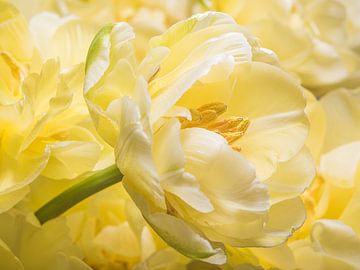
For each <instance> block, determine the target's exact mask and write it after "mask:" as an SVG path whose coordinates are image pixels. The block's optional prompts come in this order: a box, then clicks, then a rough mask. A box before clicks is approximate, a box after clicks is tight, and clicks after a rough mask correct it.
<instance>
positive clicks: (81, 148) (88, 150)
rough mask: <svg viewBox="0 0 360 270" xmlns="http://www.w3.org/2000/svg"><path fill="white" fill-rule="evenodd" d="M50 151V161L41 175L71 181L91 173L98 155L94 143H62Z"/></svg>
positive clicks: (97, 145)
mask: <svg viewBox="0 0 360 270" xmlns="http://www.w3.org/2000/svg"><path fill="white" fill-rule="evenodd" d="M50 149H51V150H50V151H51V156H50V159H49V161H48V164H47V165H46V168H45V169H44V170H43V171H42V173H41V174H42V175H44V176H46V177H49V178H53V179H73V178H75V177H77V176H79V175H80V174H82V173H85V172H88V171H91V170H92V169H93V168H94V166H95V164H96V162H97V161H98V159H99V155H100V146H99V144H97V143H96V142H82V141H63V142H58V143H54V144H52V145H51V146H50Z"/></svg>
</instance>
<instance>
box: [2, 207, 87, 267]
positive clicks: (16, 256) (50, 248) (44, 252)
mask: <svg viewBox="0 0 360 270" xmlns="http://www.w3.org/2000/svg"><path fill="white" fill-rule="evenodd" d="M81 259H82V254H81V251H80V250H79V248H77V247H76V246H75V245H74V244H73V243H72V241H71V239H70V237H69V229H68V228H67V227H66V224H65V220H64V218H58V219H54V220H52V221H50V222H48V223H46V224H45V225H43V226H40V225H39V224H37V221H35V217H33V216H32V215H30V214H28V215H25V214H23V213H22V212H20V211H19V210H16V209H12V210H10V211H8V212H6V213H2V214H0V268H1V269H6V270H23V269H26V270H49V269H54V270H63V269H69V270H90V269H91V268H90V267H89V266H87V265H86V264H85V263H84V262H82V260H81Z"/></svg>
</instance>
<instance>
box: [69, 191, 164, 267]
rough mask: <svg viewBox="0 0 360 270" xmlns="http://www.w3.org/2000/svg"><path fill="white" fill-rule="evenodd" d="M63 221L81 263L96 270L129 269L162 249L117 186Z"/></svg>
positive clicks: (125, 195)
mask: <svg viewBox="0 0 360 270" xmlns="http://www.w3.org/2000/svg"><path fill="white" fill-rule="evenodd" d="M67 222H68V225H69V227H70V229H71V232H72V236H73V239H74V241H76V243H77V244H78V245H79V246H80V247H81V249H82V251H83V252H84V257H85V258H84V261H85V262H86V263H88V264H89V265H90V266H91V267H94V268H95V269H99V270H100V269H103V270H108V269H131V267H132V266H133V265H135V264H136V263H139V262H141V261H143V260H145V259H146V258H147V257H148V256H149V255H151V254H152V253H153V252H154V251H156V249H157V248H159V247H163V246H164V244H163V243H161V242H159V240H158V239H157V238H156V237H155V236H154V234H153V232H152V230H151V229H150V228H149V226H148V225H146V222H145V220H144V219H143V217H142V216H141V213H140V212H139V210H138V209H137V208H136V206H135V205H134V203H133V202H132V201H131V199H130V198H129V196H128V195H127V194H126V192H125V190H124V189H123V187H122V185H121V184H119V185H115V186H114V187H111V188H110V189H107V190H104V191H103V192H100V193H98V194H97V195H95V196H94V197H93V198H92V199H91V200H90V201H89V202H88V203H87V204H86V206H85V207H82V209H80V210H77V211H74V212H73V213H70V214H69V215H67Z"/></svg>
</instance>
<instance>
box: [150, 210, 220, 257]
mask: <svg viewBox="0 0 360 270" xmlns="http://www.w3.org/2000/svg"><path fill="white" fill-rule="evenodd" d="M145 218H146V219H147V221H148V222H150V224H152V226H153V228H154V229H155V231H156V232H157V233H158V234H159V235H160V236H161V237H162V238H163V239H164V240H165V241H166V242H167V243H168V244H169V245H170V246H171V247H173V248H175V249H177V250H178V251H180V252H181V253H182V254H184V255H186V256H188V257H190V258H194V259H200V260H204V261H209V262H211V263H213V264H223V263H225V262H226V256H225V254H224V252H223V250H222V249H221V248H214V247H212V245H211V244H210V242H209V241H208V240H207V239H205V238H204V237H203V236H201V235H200V234H198V233H197V232H196V231H195V230H194V229H193V228H192V227H191V226H190V225H188V224H186V223H185V222H184V221H183V220H181V219H178V218H176V217H174V216H170V215H168V214H165V213H155V214H150V215H149V216H147V217H145Z"/></svg>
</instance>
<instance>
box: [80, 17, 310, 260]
mask: <svg viewBox="0 0 360 270" xmlns="http://www.w3.org/2000/svg"><path fill="white" fill-rule="evenodd" d="M134 38H135V34H134V33H133V32H132V29H131V28H130V26H129V25H128V24H126V23H118V24H110V25H108V26H106V27H104V28H103V29H102V30H101V31H100V32H99V33H98V34H97V36H96V37H95V39H94V41H93V43H92V45H91V47H90V49H89V53H88V58H87V63H86V78H85V86H84V95H85V98H86V100H87V103H88V107H89V110H90V113H91V115H92V117H93V120H94V123H95V127H96V129H97V130H98V132H99V134H100V135H101V136H102V137H103V138H104V139H105V140H106V141H107V142H108V143H109V144H110V145H112V146H113V147H114V148H115V155H116V159H117V165H118V167H119V169H120V170H121V171H122V173H123V174H124V175H125V177H124V179H123V183H124V186H125V188H126V190H127V191H128V193H129V194H130V196H131V197H132V199H133V200H134V201H135V203H136V204H137V206H138V207H139V209H140V210H141V212H142V214H143V216H144V217H145V219H146V220H147V221H148V223H149V224H150V225H151V226H152V228H153V229H154V230H155V231H156V232H157V233H158V234H159V235H160V236H161V237H162V238H163V239H164V240H165V241H166V242H167V243H168V244H169V245H170V246H172V247H174V248H175V249H177V250H178V251H180V252H181V253H183V254H185V255H186V256H188V257H192V258H197V259H201V260H205V261H207V262H211V263H216V264H222V263H224V262H225V256H224V251H223V250H222V248H221V245H220V246H219V245H218V244H216V243H217V242H221V243H225V244H229V245H232V246H273V245H277V244H279V243H282V242H284V241H285V240H286V239H287V238H288V237H289V236H290V235H291V234H292V232H293V231H294V230H295V229H297V228H299V227H300V226H301V224H302V223H303V221H304V219H305V209H304V206H303V204H302V202H301V199H300V198H299V195H300V194H301V193H302V192H303V191H304V189H305V188H306V187H307V186H308V185H309V183H310V182H311V181H312V179H313V177H314V168H313V162H312V157H311V155H310V153H309V152H308V150H307V149H306V147H305V141H306V138H307V135H308V120H307V117H306V115H305V112H304V109H305V105H306V102H305V98H304V92H303V89H302V88H301V87H300V85H299V83H298V81H297V80H295V79H294V78H293V77H292V76H291V75H289V74H287V73H286V72H284V71H283V70H281V69H280V68H279V67H277V66H274V65H271V64H268V62H276V61H275V57H274V54H272V53H271V52H269V51H266V50H262V48H260V47H259V46H258V44H257V43H256V41H255V39H254V38H252V37H250V36H248V35H247V34H244V33H243V32H242V30H241V28H240V27H239V26H238V25H237V24H236V23H235V22H234V20H233V19H232V18H231V17H230V16H228V15H226V14H222V13H216V12H209V13H204V14H198V15H195V16H193V17H191V18H189V19H188V20H185V21H182V22H180V23H178V24H175V25H173V26H172V27H171V28H170V29H169V30H167V31H166V32H165V33H164V34H163V35H161V36H159V37H155V38H154V39H152V40H151V42H150V44H151V47H152V49H151V50H150V51H149V53H148V54H147V56H146V57H145V58H144V59H143V61H142V62H141V63H140V64H137V61H136V59H135V53H134V49H133V47H132V43H131V42H132V40H133V39H134ZM260 59H264V60H266V61H265V62H262V61H261V60H260ZM270 60H271V61H270ZM273 60H274V61H273ZM294 176H295V177H294ZM284 213H286V215H284Z"/></svg>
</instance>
